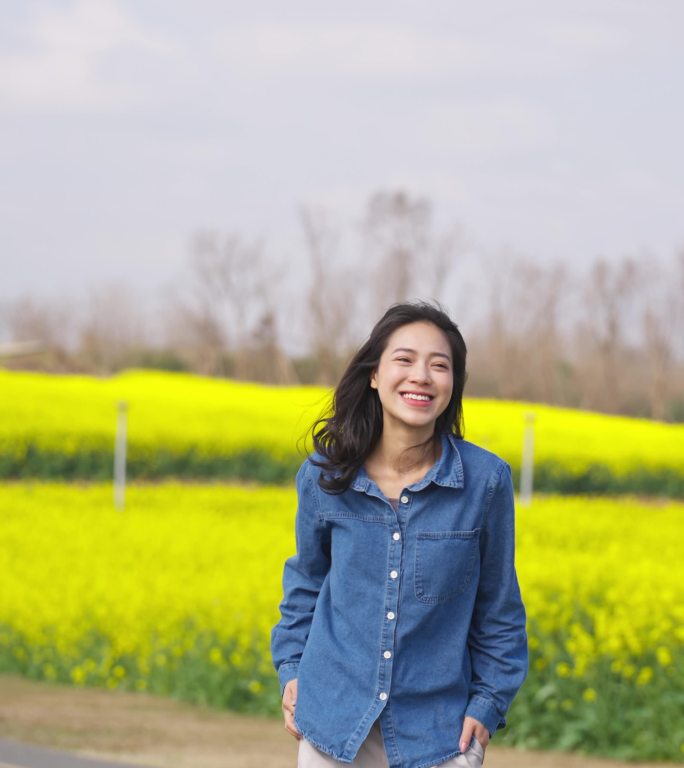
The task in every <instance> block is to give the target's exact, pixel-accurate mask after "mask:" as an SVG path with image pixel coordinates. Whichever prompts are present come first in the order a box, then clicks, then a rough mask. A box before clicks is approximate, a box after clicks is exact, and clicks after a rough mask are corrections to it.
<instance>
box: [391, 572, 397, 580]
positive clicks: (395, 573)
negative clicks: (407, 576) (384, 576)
mask: <svg viewBox="0 0 684 768" xmlns="http://www.w3.org/2000/svg"><path fill="white" fill-rule="evenodd" d="M398 575H399V574H398V573H397V572H396V571H390V576H391V577H392V578H393V579H396V578H397V576H398Z"/></svg>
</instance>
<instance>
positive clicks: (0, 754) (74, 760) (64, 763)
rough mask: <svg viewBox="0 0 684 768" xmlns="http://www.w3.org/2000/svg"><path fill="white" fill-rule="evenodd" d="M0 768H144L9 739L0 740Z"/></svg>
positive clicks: (143, 767)
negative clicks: (33, 745)
mask: <svg viewBox="0 0 684 768" xmlns="http://www.w3.org/2000/svg"><path fill="white" fill-rule="evenodd" d="M0 768H145V766H140V765H132V764H131V763H111V762H107V761H104V760H94V759H91V758H86V757H78V756H77V755H72V754H69V752H60V751H57V750H56V749H43V748H42V747H32V746H30V745H28V744H21V743H20V742H18V741H11V740H10V739H0Z"/></svg>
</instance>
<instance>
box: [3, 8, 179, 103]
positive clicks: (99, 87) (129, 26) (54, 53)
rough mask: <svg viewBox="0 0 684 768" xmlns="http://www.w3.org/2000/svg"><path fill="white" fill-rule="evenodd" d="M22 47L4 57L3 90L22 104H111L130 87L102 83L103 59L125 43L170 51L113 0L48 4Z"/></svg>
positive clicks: (142, 48) (152, 50)
mask: <svg viewBox="0 0 684 768" xmlns="http://www.w3.org/2000/svg"><path fill="white" fill-rule="evenodd" d="M29 24H30V26H29V27H28V28H27V29H26V30H25V35H24V45H23V49H22V50H20V51H17V52H14V53H12V54H6V55H4V56H2V57H1V58H0V95H1V96H2V98H3V100H4V102H5V106H6V107H15V108H20V109H39V110H40V109H73V108H83V107H85V108H93V107H95V108H98V109H102V108H106V107H108V106H115V105H117V104H120V103H122V102H123V103H125V102H126V101H127V99H128V96H129V94H130V93H131V91H130V90H129V89H126V88H122V87H116V86H113V85H111V84H110V85H109V86H107V87H104V86H103V83H102V82H101V81H100V79H99V78H98V64H99V62H100V61H101V60H102V58H103V57H104V56H106V55H107V54H110V53H113V52H116V51H118V50H120V49H122V48H127V49H131V50H137V51H143V52H148V53H152V54H160V53H166V52H168V50H169V46H168V44H167V43H165V42H163V41H161V40H160V39H159V38H157V37H155V36H151V35H149V34H147V33H145V32H144V31H143V30H141V29H140V28H139V27H138V26H137V25H136V24H135V22H134V21H133V20H132V19H130V18H129V17H127V16H126V14H125V13H124V11H123V10H122V8H121V7H120V5H117V3H115V2H113V0H77V2H73V3H71V4H69V5H66V6H61V7H59V8H55V7H43V8H41V9H40V11H39V12H38V13H36V14H35V15H34V16H33V17H32V18H30V20H29Z"/></svg>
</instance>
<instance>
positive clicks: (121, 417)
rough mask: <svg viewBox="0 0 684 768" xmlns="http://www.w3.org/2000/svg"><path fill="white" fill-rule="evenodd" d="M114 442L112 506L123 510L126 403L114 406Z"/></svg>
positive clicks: (122, 402)
mask: <svg viewBox="0 0 684 768" xmlns="http://www.w3.org/2000/svg"><path fill="white" fill-rule="evenodd" d="M116 411H117V413H116V443H115V446H114V506H115V507H116V508H117V509H119V510H123V508H124V504H125V501H126V499H125V497H126V439H127V436H126V427H127V423H126V422H127V413H128V403H126V402H125V401H124V400H121V401H120V402H119V403H118V404H117V407H116Z"/></svg>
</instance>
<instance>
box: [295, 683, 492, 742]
mask: <svg viewBox="0 0 684 768" xmlns="http://www.w3.org/2000/svg"><path fill="white" fill-rule="evenodd" d="M296 705H297V678H296V677H295V678H294V680H290V682H289V683H287V684H286V685H285V689H284V690H283V716H284V717H285V730H286V731H287V732H288V733H291V734H292V735H293V736H294V737H295V739H297V741H299V739H301V738H302V734H301V733H300V732H299V731H298V730H297V726H296V725H295V721H294V714H295V706H296ZM475 722H477V721H475Z"/></svg>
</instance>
